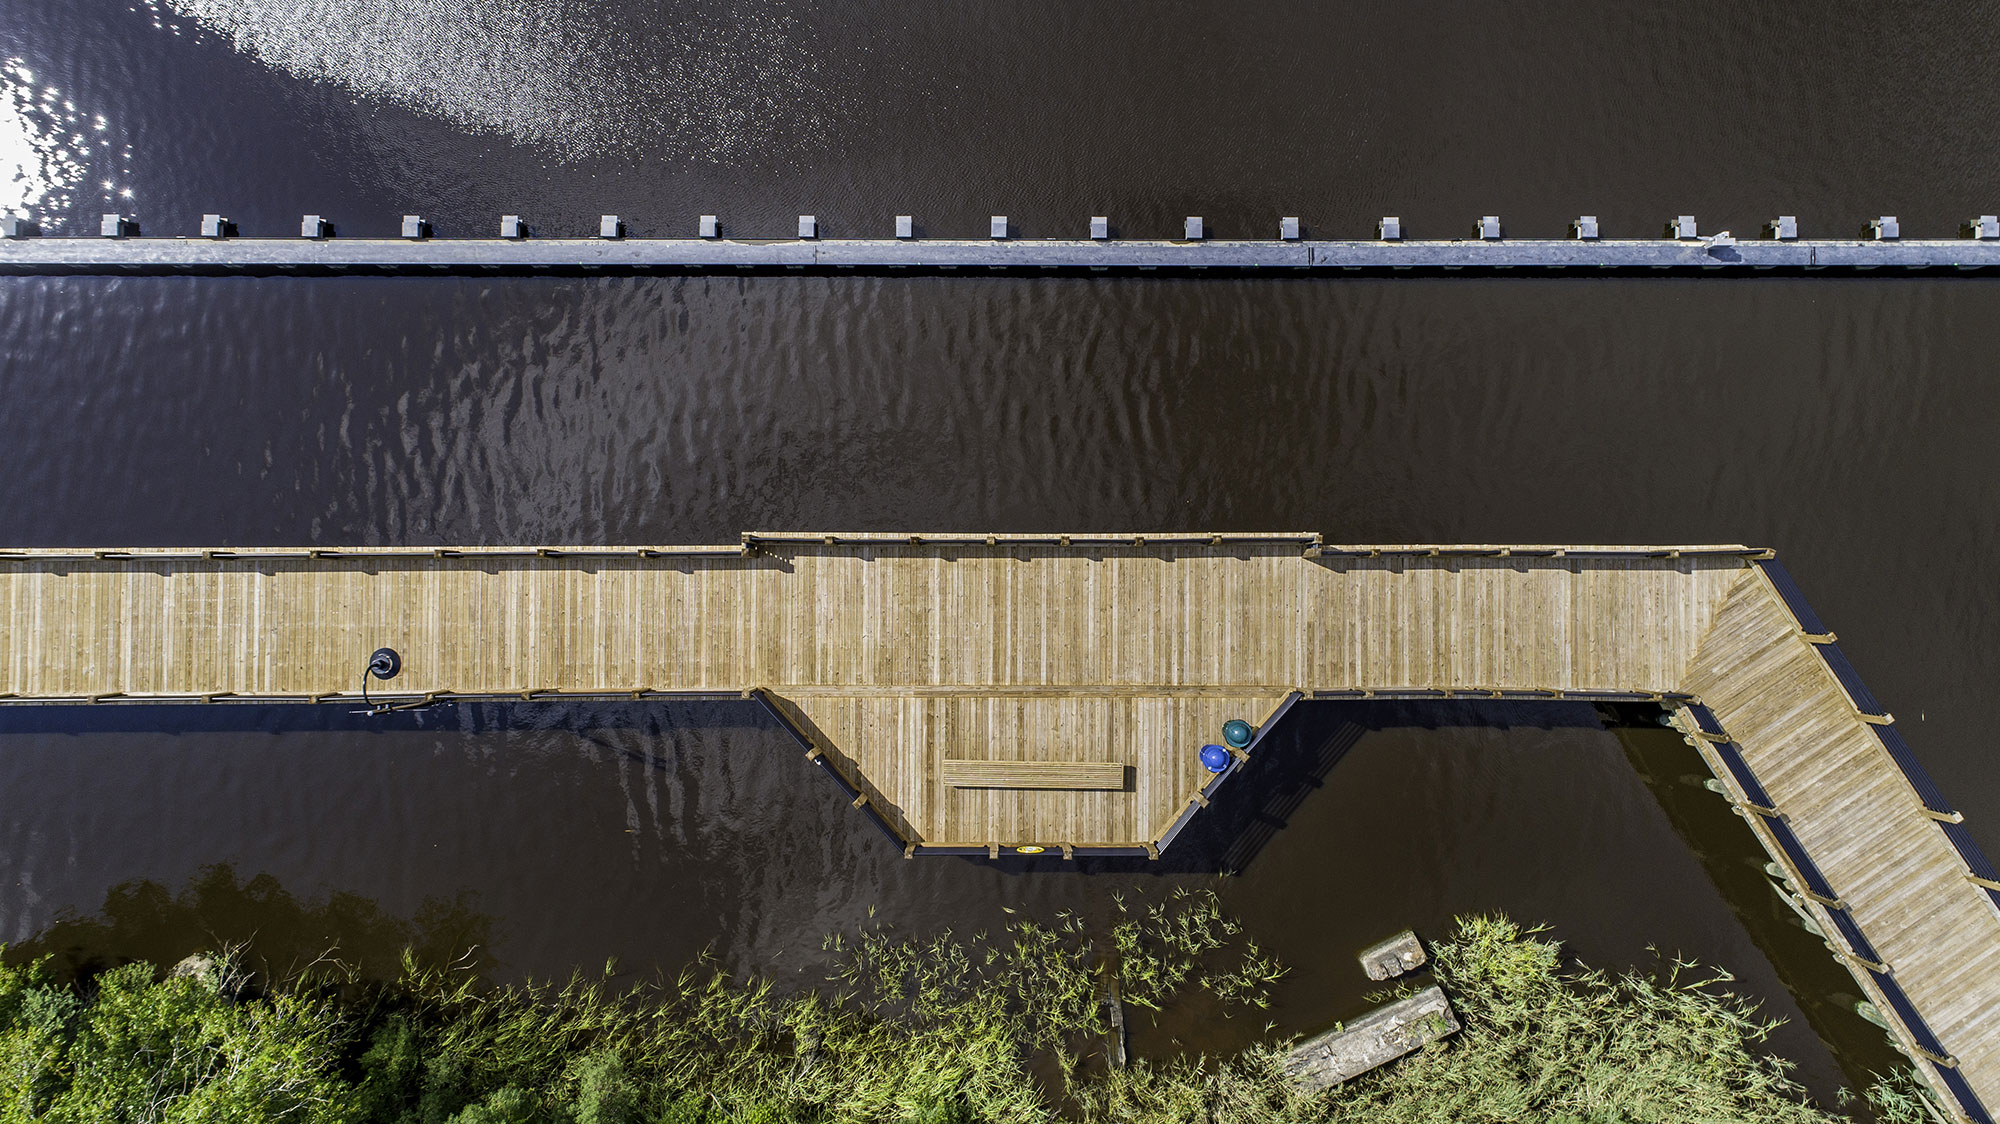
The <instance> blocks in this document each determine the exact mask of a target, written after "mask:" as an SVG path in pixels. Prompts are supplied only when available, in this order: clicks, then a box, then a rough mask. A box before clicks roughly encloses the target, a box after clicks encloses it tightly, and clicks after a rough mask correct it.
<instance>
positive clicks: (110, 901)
mask: <svg viewBox="0 0 2000 1124" xmlns="http://www.w3.org/2000/svg"><path fill="white" fill-rule="evenodd" d="M492 932H493V919H492V918H491V917H488V916H486V915H485V914H482V913H479V912H477V911H475V910H474V909H472V908H471V906H470V904H469V902H468V898H467V896H466V895H464V894H461V895H460V896H459V897H457V898H455V899H450V900H445V899H437V898H433V899H428V900H426V901H425V902H424V903H423V905H422V906H420V907H419V908H418V909H417V911H416V913H415V914H414V915H413V916H411V917H408V918H404V917H396V916H392V915H391V914H389V913H387V912H386V911H384V910H383V909H382V907H381V906H380V905H378V904H377V903H376V902H374V901H373V900H371V899H369V898H365V897H362V896H360V895H358V894H350V893H343V892H334V893H332V894H329V895H328V896H326V897H325V898H322V899H319V900H312V901H301V900H300V899H299V898H297V897H296V896H294V895H293V894H292V893H291V892H290V891H288V890H286V889H285V888H284V886H283V885H281V884H280V883H279V881H278V879H276V878H274V877H272V876H271V875H269V874H263V873H260V874H257V875H255V876H253V877H251V878H250V879H248V880H247V881H246V880H244V879H242V878H241V877H240V876H239V875H238V874H237V872H236V869H235V868H234V867H233V866H231V865H230V864H228V863H216V864H213V865H210V866H205V867H203V868H202V869H201V871H200V872H199V873H197V874H196V875H195V876H194V877H192V878H190V879H188V881H187V884H186V885H185V886H183V887H181V889H180V891H179V892H178V893H176V892H174V891H173V890H172V889H170V888H169V887H167V886H165V885H163V884H162V883H159V882H155V881H153V880H151V879H134V880H132V881H129V882H122V883H120V884H118V885H116V886H113V887H112V888H111V889H110V891H109V892H107V893H106V894H105V896H104V905H103V907H102V908H101V909H100V910H99V911H98V913H97V914H96V915H95V916H89V917H85V916H80V915H79V914H78V913H77V912H76V911H74V910H65V911H63V912H62V913H61V914H59V915H58V917H57V920H56V922H55V923H54V924H53V925H50V926H49V927H48V928H47V929H45V930H43V931H42V932H41V933H39V934H37V935H36V936H35V937H33V938H32V939H30V940H27V941H23V942H21V943H20V944H17V945H14V946H13V947H11V948H8V949H7V959H9V960H12V961H16V962H19V961H25V960H32V959H35V958H38V957H42V956H48V957H51V958H52V967H54V968H55V970H56V972H57V973H58V974H59V975H60V976H63V977H65V978H76V977H79V976H88V975H92V974H95V973H96V972H99V971H102V970H104V969H106V968H111V967H116V966H117V965H120V964H127V963H130V962H132V961H134V960H145V961H149V962H151V963H153V964H158V965H168V964H173V963H175V962H177V961H179V960H180V959H181V958H182V957H185V956H189V955H191V954H193V953H196V952H208V951H215V950H218V949H222V948H235V947H241V948H242V950H243V955H244V956H245V958H246V963H247V965H248V966H249V967H250V968H251V969H252V970H253V971H255V972H257V973H258V974H260V975H263V976H265V977H266V978H277V979H283V978H287V977H290V976H295V975H296V974H298V973H299V972H300V971H302V970H304V969H305V968H307V967H308V966H310V965H314V964H320V965H326V964H329V963H338V964H339V965H341V966H342V967H344V968H347V969H351V970H353V971H354V972H356V973H357V974H359V975H361V976H363V977H366V978H371V979H383V978H388V977H392V976H394V975H395V974H396V972H397V971H398V969H399V966H400V964H401V961H402V956H403V952H404V950H405V949H407V950H409V952H410V954H411V955H412V956H413V957H414V958H415V960H416V961H417V963H419V964H422V965H425V966H429V967H443V966H445V965H450V964H456V965H460V966H465V967H470V968H473V969H475V970H478V971H482V972H483V971H486V970H488V969H490V968H491V966H492V961H491V958H490V955H489V954H488V952H487V950H488V948H489V947H490V946H491V943H492Z"/></svg>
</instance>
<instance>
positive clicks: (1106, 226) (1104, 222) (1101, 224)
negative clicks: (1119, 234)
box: [1090, 215, 1111, 242]
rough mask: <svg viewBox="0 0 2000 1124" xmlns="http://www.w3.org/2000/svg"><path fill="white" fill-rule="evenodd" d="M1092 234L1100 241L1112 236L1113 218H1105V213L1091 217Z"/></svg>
mask: <svg viewBox="0 0 2000 1124" xmlns="http://www.w3.org/2000/svg"><path fill="white" fill-rule="evenodd" d="M1090 236H1091V237H1092V238H1095V239H1097V240H1098V241H1100V242H1102V241H1103V240H1105V239H1106V238H1109V237H1111V220H1110V219H1108V218H1105V217H1104V216H1103V215H1092V216H1091V218H1090Z"/></svg>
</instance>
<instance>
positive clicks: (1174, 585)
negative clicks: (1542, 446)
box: [0, 533, 2000, 1121]
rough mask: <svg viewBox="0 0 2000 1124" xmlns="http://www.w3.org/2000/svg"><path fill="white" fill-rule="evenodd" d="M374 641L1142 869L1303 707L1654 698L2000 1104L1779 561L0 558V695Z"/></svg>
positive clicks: (1997, 934)
mask: <svg viewBox="0 0 2000 1124" xmlns="http://www.w3.org/2000/svg"><path fill="white" fill-rule="evenodd" d="M380 647H389V648H393V649H395V650H396V651H397V652H398V653H399V654H400V656H401V661H402V670H401V672H400V674H399V675H398V676H397V677H396V678H395V679H394V680H391V681H388V682H384V683H378V684H375V686H377V687H380V688H382V689H384V690H385V691H388V692H390V694H389V695H388V696H387V698H388V700H389V701H390V702H391V703H392V704H393V705H422V704H424V703H427V702H436V701H446V700H455V699H518V698H545V697H586V698H610V697H617V698H640V699H645V698H673V697H689V696H698V697H727V698H749V699H754V700H756V701H758V702H760V703H761V704H762V705H764V706H766V707H767V708H769V710H770V712H771V714H772V715H773V716H774V717H775V718H776V719H777V720H778V721H779V722H781V723H782V724H783V725H784V726H785V727H786V728H787V729H788V730H790V731H791V733H792V735H793V736H795V737H796V738H797V739H798V740H799V741H800V742H801V743H802V745H803V747H804V749H805V751H806V753H807V755H808V756H809V757H811V758H812V759H813V760H814V761H816V762H817V763H818V764H819V765H820V766H821V767H822V768H823V769H825V770H826V771H827V772H828V773H829V774H830V775H831V776H833V777H834V778H835V779H836V781H838V782H839V783H840V785H841V786H842V787H843V788H844V790H845V791H846V792H847V793H848V795H849V796H850V797H851V798H852V799H853V801H854V802H855V804H856V805H857V806H858V807H860V808H861V809H862V810H863V811H864V812H865V813H866V814H867V815H869V816H871V817H873V818H874V820H875V822H876V823H878V824H879V825H880V826H882V827H883V829H884V830H885V831H886V832H888V833H889V834H890V835H891V836H892V837H894V838H896V839H897V840H898V841H899V842H900V843H901V844H902V845H903V846H904V849H905V853H907V854H933V853H938V854H967V853H971V854H984V855H989V856H1000V855H1006V854H1020V853H1032V852H1033V851H1034V850H1035V849H1040V848H1047V849H1049V850H1057V849H1060V850H1061V851H1062V852H1063V853H1064V854H1065V855H1072V854H1079V853H1092V852H1095V853H1108V854H1129V855H1152V856H1157V855H1158V853H1159V851H1160V850H1161V849H1162V848H1164V847H1166V846H1167V845H1169V844H1170V843H1171V842H1172V840H1173V838H1174V837H1175V835H1176V834H1177V833H1178V832H1179V831H1180V830H1181V828H1182V827H1183V826H1184V825H1185V824H1186V823H1187V822H1188V821H1189V820H1190V819H1191V818H1192V817H1193V816H1194V815H1196V814H1198V812H1199V810H1200V809H1201V808H1202V807H1203V806H1205V805H1206V804H1207V803H1208V801H1209V799H1210V797H1211V796H1213V795H1214V794H1215V793H1216V791H1217V790H1218V788H1219V786H1221V785H1222V784H1224V783H1225V782H1226V781H1227V780H1228V778H1229V777H1230V776H1231V775H1233V773H1234V772H1235V770H1236V768H1237V766H1238V764H1240V762H1241V761H1242V760H1244V759H1246V758H1247V757H1248V756H1254V755H1255V754H1256V752H1257V749H1258V745H1257V741H1256V740H1254V739H1253V740H1252V741H1251V743H1250V744H1249V745H1248V746H1247V747H1244V748H1242V749H1239V750H1237V751H1236V753H1235V755H1234V756H1233V757H1232V761H1231V764H1230V765H1229V766H1228V767H1226V768H1225V770H1224V772H1223V773H1221V774H1219V775H1215V774H1210V773H1209V772H1208V770H1207V769H1206V768H1204V767H1203V765H1202V764H1201V761H1200V750H1201V748H1202V747H1203V746H1204V745H1206V744H1211V743H1220V742H1222V741H1223V740H1224V738H1223V725H1224V723H1225V722H1227V721H1228V720H1229V719H1232V718H1242V719H1245V720H1246V721H1249V722H1251V723H1253V724H1255V725H1256V726H1257V727H1258V736H1259V737H1261V736H1262V734H1263V733H1264V732H1266V731H1268V730H1269V729H1271V728H1272V726H1273V725H1275V723H1276V721H1277V719H1278V718H1279V717H1281V716H1282V714H1283V712H1284V711H1285V709H1286V708H1287V707H1289V706H1291V705H1292V704H1293V703H1295V702H1296V701H1298V700H1300V699H1305V698H1353V697H1432V698H1435V697H1443V696H1466V697H1481V698H1498V699H1507V698H1516V699H1524V700H1525V699H1536V700H1547V699H1551V698H1570V699H1584V700H1653V701H1657V702H1658V703H1660V705H1661V706H1662V707H1663V708H1665V710H1666V711H1667V712H1668V713H1670V714H1671V715H1672V717H1673V721H1675V722H1676V723H1677V724H1678V725H1680V726H1681V728H1682V730H1683V731H1684V733H1685V734H1686V735H1687V736H1688V737H1689V739H1690V740H1691V741H1693V742H1694V743H1695V744H1696V745H1697V747H1698V748H1699V749H1700V751H1701V752H1702V753H1703V755H1704V757H1705V758H1706V759H1707V760H1708V761H1709V764H1710V767H1711V768H1712V769H1713V770H1714V771H1715V773H1716V775H1717V776H1718V777H1719V778H1721V779H1722V780H1723V782H1724V784H1725V787H1727V789H1728V791H1729V794H1730V796H1731V798H1732V799H1733V800H1734V801H1736V803H1737V805H1738V806H1739V808H1740V809H1741V810H1742V811H1743V813H1744V815H1745V817H1746V819H1747V820H1748V821H1749V822H1750V824H1751V825H1752V828H1753V830H1754V831H1755V832H1756V834H1757V837H1758V838H1759V840H1760V841H1761V842H1762V843H1763V844H1764V846H1765V847H1766V849H1767V850H1768V851H1769V852H1770V853H1771V856H1772V859H1773V861H1775V862H1777V863H1779V864H1780V865H1781V866H1782V867H1783V868H1784V869H1785V870H1786V871H1787V872H1788V873H1789V874H1790V876H1791V882H1792V885H1793V887H1794V889H1795V890H1796V892H1797V894H1798V896H1799V898H1800V900H1801V902H1802V905H1803V907H1804V908H1806V909H1807V910H1808V911H1809V912H1810V913H1811V914H1812V915H1813V916H1814V917H1815V918H1816V920H1817V922H1818V924H1819V926H1820V928H1821V929H1822V931H1823V932H1824V933H1826V934H1827V935H1828V945H1829V947H1830V949H1831V950H1832V951H1833V953H1834V954H1835V956H1836V957H1837V958H1839V959H1840V961H1841V962H1842V963H1843V964H1844V965H1846V966H1847V967H1848V968H1849V970H1850V971H1851V972H1852V973H1853V974H1854V976H1855V979H1856V980H1857V982H1858V984H1859V985H1860V986H1861V988H1862V989H1863V991H1864V992H1865V993H1866V994H1867V995H1868V996H1869V997H1870V999H1871V1000H1872V1001H1874V1002H1875V1003H1876V1005H1877V1006H1878V1007H1879V1008H1881V1009H1882V1011H1883V1012H1884V1013H1885V1014H1886V1015H1887V1016H1888V1018H1889V1021H1890V1023H1891V1025H1892V1027H1893V1030H1892V1034H1893V1036H1894V1037H1895V1039H1896V1040H1897V1041H1898V1043H1899V1045H1900V1046H1901V1047H1902V1048H1903V1049H1904V1051H1905V1053H1907V1054H1909V1055H1910V1056H1911V1057H1912V1058H1913V1059H1914V1060H1915V1061H1916V1063H1917V1065H1918V1068H1919V1070H1920V1071H1921V1072H1923V1073H1924V1074H1925V1076H1926V1077H1927V1078H1928V1079H1929V1080H1930V1081H1931V1083H1932V1084H1933V1087H1934V1088H1936V1089H1937V1090H1938V1091H1939V1093H1940V1095H1941V1097H1942V1098H1943V1099H1944V1100H1945V1101H1946V1102H1947V1103H1948V1104H1950V1105H1951V1106H1952V1107H1953V1109H1954V1111H1956V1112H1958V1113H1959V1114H1960V1115H1962V1116H1963V1117H1964V1118H1965V1119H1968V1120H1977V1121H1985V1120H1990V1116H1989V1115H1988V1110H1987V1109H1986V1107H1985V1106H1986V1105H1991V1104H2000V1033H1996V1030H2000V895H1996V891H2000V878H1996V877H1995V875H1994V872H1993V870H1992V868H1991V866H1990V864H1989V863H1988V862H1987V860H1986V859H1985V858H1984V856H1982V855H1981V854H1980V853H1979V849H1978V848H1977V846H1976V845H1974V844H1973V843H1972V841H1971V837H1970V836H1969V835H1968V834H1967V833H1966V832H1965V829H1964V826H1963V823H1962V822H1961V817H1959V815H1958V813H1956V812H1955V811H1953V810H1952V809H1951V808H1950V807H1949V806H1948V805H1947V804H1946V803H1945V801H1944V798H1943V797H1942V795H1941V794H1939V793H1938V792H1937V791H1936V787H1935V785H1933V784H1931V782H1930V781H1929V780H1928V778H1927V777H1925V776H1924V774H1923V772H1922V769H1921V766H1919V765H1918V764H1917V762H1916V760H1915V758H1914V757H1913V756H1912V755H1911V753H1910V751H1909V748H1908V747H1907V746H1906V745H1904V744H1903V742H1902V740H1901V738H1900V736H1899V735H1897V733H1896V731H1895V727H1894V726H1893V724H1892V721H1891V719H1890V718H1889V717H1888V716H1887V715H1886V714H1885V713H1884V712H1882V711H1881V709H1880V707H1879V706H1878V705H1877V704H1876V703H1875V701H1874V699H1873V697H1872V696H1870V695H1868V693H1867V690H1866V687H1865V686H1863V685H1862V684H1861V682H1860V679H1859V677H1858V676H1857V675H1855V674H1854V673H1853V670H1852V667H1851V665H1850V664H1848V662H1847V660H1846V658H1845V656H1843V655H1842V654H1841V653H1840V651H1839V648H1838V647H1837V646H1836V645H1835V644H1834V643H1833V642H1832V637H1831V635H1830V634H1829V633H1827V631H1826V630H1825V628H1824V627H1823V626H1822V625H1821V624H1820V623H1819V622H1818V619H1817V618H1816V617H1814V616H1813V615H1812V612H1811V610H1810V608H1809V607H1807V606H1806V605H1805V602H1804V599H1803V598H1802V597H1800V596H1798V593H1797V590H1796V587H1795V586H1793V585H1792V583H1791V581H1790V579H1789V578H1788V577H1787V576H1785V574H1784V571H1783V570H1782V569H1781V568H1780V567H1778V565H1777V564H1776V562H1775V561H1774V560H1772V559H1771V557H1770V555H1769V552H1767V551H1759V550H1753V549H1750V548H1746V547H1741V546H1707V547H1671V546H1656V547H1575V546H1492V545H1480V546H1355V547H1345V546H1331V545H1328V544H1325V543H1324V542H1323V541H1322V540H1321V538H1320V536H1317V535H1312V534H1303V533H1301V534H1271V535H1236V534H1226V535H1225V534H1218V535H1209V534H1197V535H1133V534H1119V535H1062V536H1058V535H1039V536H1022V535H956V534H950V535H905V534H897V535H888V534H762V533H759V534H748V535H745V536H743V539H742V541H741V542H740V543H737V544H730V545H724V546H701V547H679V546H661V547H622V548H610V547H520V548H508V547H465V548H430V549H425V548H326V547H318V548H297V549H236V550H227V549H210V550H202V549H183V550H171V549H166V550H162V549H133V550H109V549H107V550H67V549H54V550H14V551H0V701H9V702H21V703H40V704H47V703H85V702H96V703H101V704H109V703H115V702H155V703H161V702H229V701H243V702H262V703H282V702H329V701H343V702H352V701H358V700H359V698H360V697H361V689H362V677H363V671H364V668H365V666H366V664H367V661H368V658H369V654H370V653H371V652H372V651H373V650H374V649H376V648H380ZM380 697H382V696H378V698H380ZM1010 778H1012V779H1011V780H1010ZM1064 778H1077V779H1074V780H1071V781H1065V780H1064ZM1120 781H1122V783H1115V782H1120ZM1065 783H1074V784H1075V785H1076V787H1074V788H1065V787H1061V786H1062V785H1063V784H1065Z"/></svg>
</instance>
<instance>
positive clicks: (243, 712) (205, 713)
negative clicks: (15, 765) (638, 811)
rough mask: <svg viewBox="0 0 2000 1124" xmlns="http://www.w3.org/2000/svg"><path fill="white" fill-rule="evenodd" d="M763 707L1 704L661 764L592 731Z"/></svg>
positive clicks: (72, 725)
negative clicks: (426, 738) (514, 746)
mask: <svg viewBox="0 0 2000 1124" xmlns="http://www.w3.org/2000/svg"><path fill="white" fill-rule="evenodd" d="M778 728H779V727H778V724H777V723H776V722H775V721H773V720H772V718H771V717H770V715H769V713H768V712H767V711H766V710H765V709H764V707H763V706H762V705H760V704H759V703H756V702H754V701H741V700H736V699H674V700H671V701H665V702H661V701H644V702H623V701H604V700H572V701H551V702H446V703H437V704H434V705H431V706H427V707H420V708H416V709H411V710H395V711H389V712H387V713H384V714H373V713H370V712H369V711H367V710H366V709H364V708H362V707H361V706H360V704H358V703H356V702H353V701H348V702H338V703H214V704H192V703H99V704H96V705H81V704H67V705H48V706H41V705H27V704H16V705H12V706H5V707H0V737H4V736H5V735H8V734H168V735H182V734H215V733H262V734H296V733H384V734H388V733H411V732H422V731H430V732H432V733H449V734H495V733H512V732H520V731H535V730H561V731H566V732H569V733H573V734H575V735H576V736H578V737H581V738H583V739H585V740H586V741H590V742H591V743H592V744H594V745H597V746H599V747H600V748H602V749H604V750H605V751H607V752H610V753H615V754H617V755H619V756H621V757H624V758H627V759H629V760H632V761H635V762H638V763H640V764H644V765H647V766H649V767H654V768H658V767H662V766H663V765H664V762H663V761H662V760H661V759H659V758H657V757H654V756H652V755H651V754H648V753H646V752H644V751H643V750H640V749H636V748H634V747H632V746H629V745H619V744H614V743H612V742H609V741H605V740H601V739H598V738H593V737H591V734H592V732H593V731H608V730H625V731H634V732H637V733H640V734H642V735H649V736H654V737H658V736H661V735H663V734H665V733H666V732H667V731H669V730H675V729H703V730H725V729H756V730H772V731H775V730H777V729H778Z"/></svg>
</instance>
